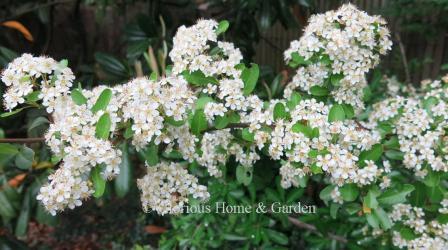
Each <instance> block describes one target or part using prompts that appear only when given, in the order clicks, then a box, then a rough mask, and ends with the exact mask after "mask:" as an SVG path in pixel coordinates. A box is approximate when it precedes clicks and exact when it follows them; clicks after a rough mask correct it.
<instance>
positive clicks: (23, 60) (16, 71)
mask: <svg viewBox="0 0 448 250" xmlns="http://www.w3.org/2000/svg"><path fill="white" fill-rule="evenodd" d="M64 62H65V63H64ZM74 78H75V77H74V75H73V73H72V70H71V69H70V68H68V67H67V65H66V61H63V62H61V63H59V62H57V61H55V60H54V59H52V58H48V57H43V56H41V57H33V56H32V55H30V54H23V55H22V56H21V57H18V58H16V59H14V61H12V62H11V63H10V64H8V66H7V68H6V69H5V70H4V71H3V72H2V78H1V79H2V81H3V82H4V83H5V85H6V86H8V87H9V88H8V90H7V92H6V93H5V94H4V96H3V97H4V104H5V107H6V109H8V110H11V109H13V108H15V107H16V106H17V105H19V104H22V103H24V102H25V99H27V98H28V99H29V98H32V99H34V100H37V98H39V99H43V104H44V105H45V106H46V107H47V111H48V112H52V110H53V109H54V107H55V101H56V98H58V97H60V96H64V95H67V93H68V92H69V88H70V87H71V86H72V83H73V80H74ZM35 86H39V90H40V91H41V92H40V93H38V92H36V93H37V96H36V97H37V98H35V97H31V96H29V95H30V94H31V93H32V92H33V90H37V89H33V87H35Z"/></svg>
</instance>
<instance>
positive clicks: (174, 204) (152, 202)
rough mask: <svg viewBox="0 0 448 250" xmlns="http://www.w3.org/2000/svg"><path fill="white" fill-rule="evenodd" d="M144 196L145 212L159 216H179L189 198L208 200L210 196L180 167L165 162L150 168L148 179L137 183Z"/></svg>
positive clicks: (205, 189) (203, 187)
mask: <svg viewBox="0 0 448 250" xmlns="http://www.w3.org/2000/svg"><path fill="white" fill-rule="evenodd" d="M137 185H138V188H139V189H140V191H141V192H142V195H141V201H142V206H143V209H144V210H145V211H150V210H154V211H156V212H157V213H158V214H161V215H164V214H167V213H172V214H177V213H180V212H182V211H183V207H184V205H186V204H187V203H188V200H189V197H190V196H191V197H192V198H194V199H199V200H206V199H208V197H209V196H210V195H209V193H208V192H207V187H205V186H202V185H199V184H198V179H197V178H196V177H195V176H193V175H190V174H189V173H188V171H187V170H186V169H184V167H183V166H182V165H181V164H179V163H173V162H172V163H168V162H162V163H159V164H158V165H156V166H152V167H148V169H147V173H146V175H145V176H144V177H143V178H142V179H138V180H137Z"/></svg>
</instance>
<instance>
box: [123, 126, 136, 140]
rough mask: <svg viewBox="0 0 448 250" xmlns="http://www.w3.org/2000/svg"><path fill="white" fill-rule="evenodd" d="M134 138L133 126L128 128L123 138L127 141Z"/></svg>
mask: <svg viewBox="0 0 448 250" xmlns="http://www.w3.org/2000/svg"><path fill="white" fill-rule="evenodd" d="M132 136H134V130H132V125H130V126H128V127H126V130H125V131H124V133H123V137H124V138H125V139H130V138H132Z"/></svg>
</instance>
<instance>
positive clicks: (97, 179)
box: [90, 166, 106, 198]
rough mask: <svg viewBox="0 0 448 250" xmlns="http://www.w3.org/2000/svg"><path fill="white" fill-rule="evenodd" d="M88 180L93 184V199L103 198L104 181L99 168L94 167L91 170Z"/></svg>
mask: <svg viewBox="0 0 448 250" xmlns="http://www.w3.org/2000/svg"><path fill="white" fill-rule="evenodd" d="M90 178H91V180H92V182H93V187H94V189H95V192H94V193H93V196H94V197H95V198H99V197H101V196H103V194H104V190H105V189H106V180H105V179H104V178H103V177H102V176H101V167H100V166H96V167H94V168H93V169H92V172H91V173H90Z"/></svg>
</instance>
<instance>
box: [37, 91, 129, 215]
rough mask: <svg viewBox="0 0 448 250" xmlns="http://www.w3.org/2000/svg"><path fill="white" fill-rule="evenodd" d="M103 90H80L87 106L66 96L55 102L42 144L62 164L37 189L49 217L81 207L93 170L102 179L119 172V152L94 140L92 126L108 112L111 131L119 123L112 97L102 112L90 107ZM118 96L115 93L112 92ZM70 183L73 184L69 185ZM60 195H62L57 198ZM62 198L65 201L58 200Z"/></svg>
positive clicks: (116, 101)
mask: <svg viewBox="0 0 448 250" xmlns="http://www.w3.org/2000/svg"><path fill="white" fill-rule="evenodd" d="M104 89H106V88H105V87H104V86H103V87H98V88H95V89H93V90H92V91H88V90H83V95H84V96H85V97H86V98H87V103H86V104H83V105H76V104H75V103H74V102H73V101H72V99H71V98H70V96H61V97H59V98H57V99H56V100H55V108H54V112H53V113H52V114H51V115H52V117H53V123H52V124H50V128H49V130H48V132H47V134H46V135H45V139H46V142H47V144H48V146H49V147H50V148H51V150H52V152H53V153H54V154H55V155H56V156H59V157H60V158H61V159H62V161H63V163H62V164H61V166H60V167H59V169H58V170H56V172H55V174H54V175H53V176H54V177H51V178H49V180H50V182H49V183H48V184H47V185H44V186H43V187H42V188H41V190H40V195H39V198H40V199H41V200H42V202H43V204H44V206H45V207H46V209H47V210H48V211H50V212H51V213H52V214H54V213H56V211H62V210H63V209H64V207H66V206H68V207H70V208H73V204H76V205H81V200H82V199H86V198H87V197H89V195H88V194H90V193H91V190H90V188H89V189H87V187H90V186H91V184H90V181H89V175H90V172H91V170H92V168H93V167H101V171H102V172H101V173H102V176H103V178H104V179H109V178H113V177H114V176H116V175H118V173H119V170H120V169H119V164H120V163H121V151H120V150H118V149H116V148H115V147H114V145H113V144H112V142H111V141H109V140H102V139H98V138H97V137H96V136H95V125H96V123H97V122H98V120H99V118H100V117H101V116H102V115H103V114H104V113H106V112H107V113H108V114H109V115H110V117H111V123H112V124H111V129H110V131H113V130H115V127H116V124H117V123H118V122H120V118H119V117H118V114H117V111H118V107H119V106H121V103H119V100H118V99H117V98H115V97H113V98H112V99H111V101H110V103H109V105H108V106H107V108H106V110H104V111H103V110H100V111H98V112H96V113H95V112H93V111H92V107H93V106H94V104H95V102H96V100H97V99H98V97H99V95H100V93H101V92H102V91H103V90H104ZM113 93H114V94H118V93H117V91H115V90H114V91H113ZM71 182H73V184H70V183H71ZM61 192H62V193H64V196H61ZM62 197H65V199H63V200H61V198H62Z"/></svg>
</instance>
